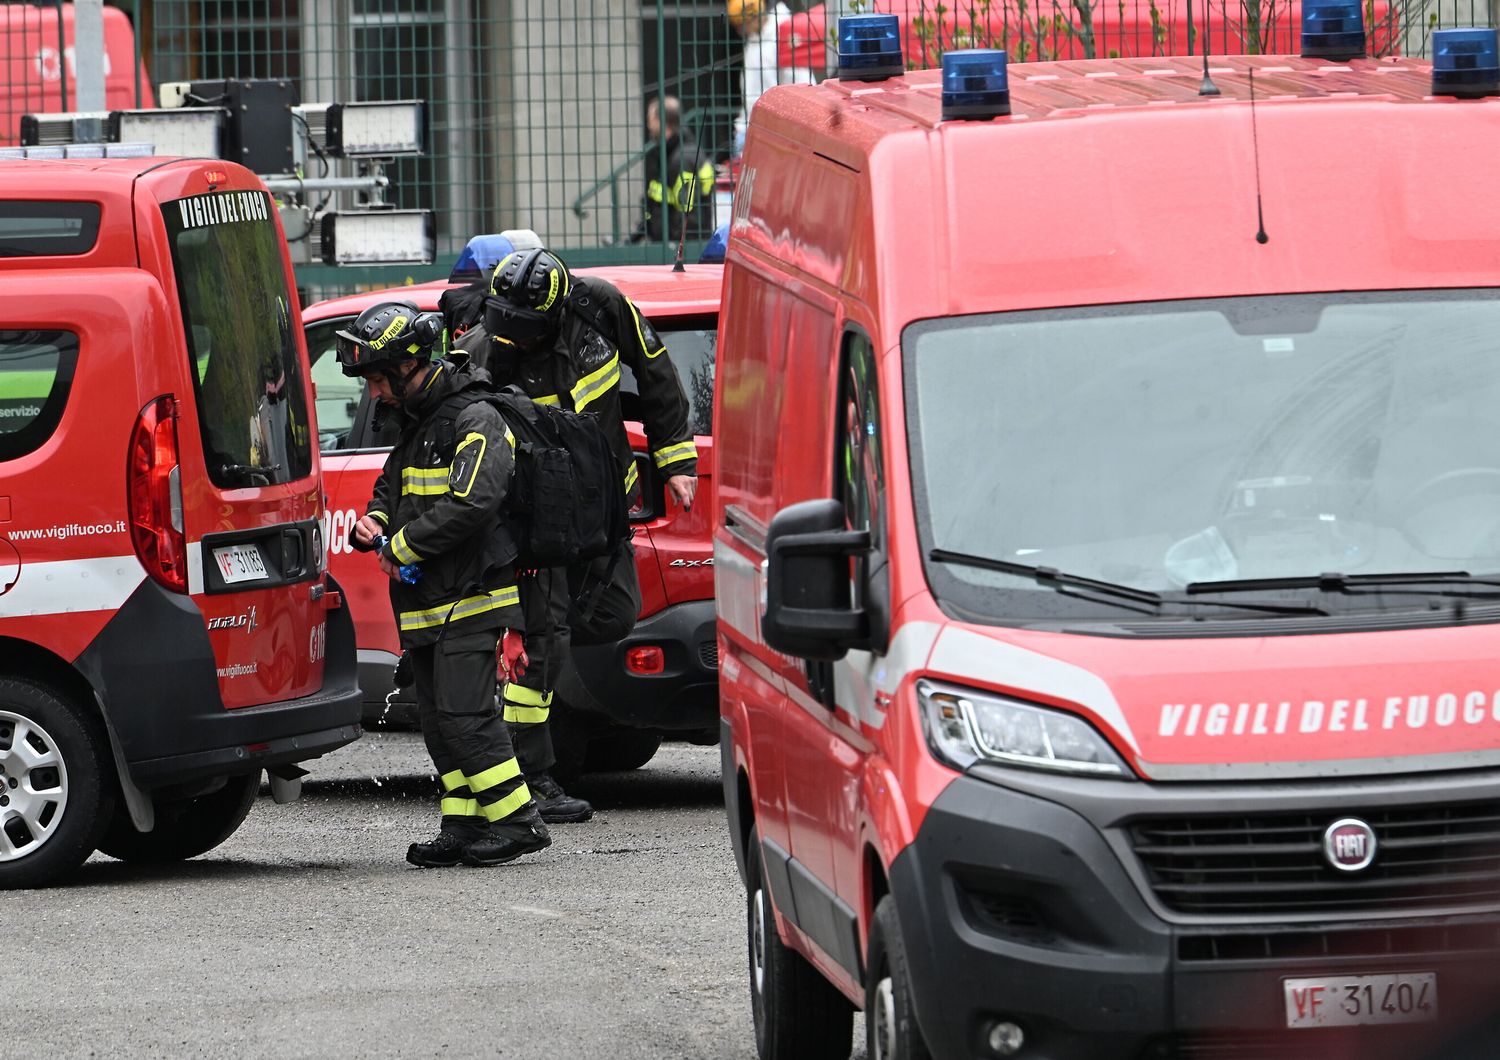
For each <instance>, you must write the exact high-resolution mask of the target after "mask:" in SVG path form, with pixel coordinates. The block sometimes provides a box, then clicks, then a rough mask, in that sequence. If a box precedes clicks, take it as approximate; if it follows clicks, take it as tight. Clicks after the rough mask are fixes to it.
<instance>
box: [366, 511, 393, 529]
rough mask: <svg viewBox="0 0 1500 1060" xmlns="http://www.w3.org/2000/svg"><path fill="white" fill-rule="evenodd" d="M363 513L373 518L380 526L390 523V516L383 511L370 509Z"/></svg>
mask: <svg viewBox="0 0 1500 1060" xmlns="http://www.w3.org/2000/svg"><path fill="white" fill-rule="evenodd" d="M365 514H366V515H368V516H369V517H370V518H371V519H374V520H375V521H376V522H377V523H379V524H380V525H381V526H390V525H391V517H390V516H389V515H386V514H385V512H378V511H374V510H371V511H368V512H366V513H365Z"/></svg>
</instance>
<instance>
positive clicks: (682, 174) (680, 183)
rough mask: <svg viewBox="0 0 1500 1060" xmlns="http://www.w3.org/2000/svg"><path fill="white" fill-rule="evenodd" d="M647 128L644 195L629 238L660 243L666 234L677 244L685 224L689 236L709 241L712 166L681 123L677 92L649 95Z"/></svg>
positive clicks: (712, 194)
mask: <svg viewBox="0 0 1500 1060" xmlns="http://www.w3.org/2000/svg"><path fill="white" fill-rule="evenodd" d="M646 132H647V134H648V135H649V136H650V138H651V146H650V148H649V150H648V151H647V153H646V197H645V199H644V201H643V202H642V204H641V220H640V223H639V224H638V225H636V229H635V231H634V232H632V233H631V236H630V241H631V242H632V243H639V242H641V241H642V240H644V239H649V240H650V241H651V242H653V243H660V242H661V241H662V237H663V235H665V236H666V238H667V240H668V241H669V242H676V241H677V240H678V239H679V238H681V237H682V235H683V231H684V225H686V232H687V238H689V239H707V238H708V237H709V236H710V235H711V234H712V233H713V230H714V164H713V160H712V159H710V158H709V157H708V154H707V152H705V151H703V150H701V149H700V148H699V147H698V141H697V140H695V139H694V138H693V134H692V133H691V132H689V131H688V130H687V129H684V128H683V127H682V104H681V103H679V102H678V100H677V97H676V96H667V97H666V98H665V99H653V100H652V101H651V102H650V103H649V104H647V105H646ZM664 133H665V135H666V142H665V143H663V142H662V135H663V134H664ZM663 154H665V155H666V169H665V170H663V169H662V155H663ZM663 173H665V176H663ZM663 220H665V221H666V222H667V227H666V231H665V233H664V232H663V231H662V221H663Z"/></svg>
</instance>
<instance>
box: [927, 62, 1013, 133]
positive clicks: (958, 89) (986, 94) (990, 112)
mask: <svg viewBox="0 0 1500 1060" xmlns="http://www.w3.org/2000/svg"><path fill="white" fill-rule="evenodd" d="M1008 58H1009V57H1008V56H1007V55H1006V53H1005V52H1003V51H1000V50H998V49H995V48H971V49H965V50H961V51H952V52H947V53H946V54H944V56H943V120H944V121H950V120H952V119H954V118H968V119H982V118H997V117H1000V116H1001V115H1005V114H1009V113H1010V77H1009V75H1008V74H1007V73H1006V64H1007V60H1008Z"/></svg>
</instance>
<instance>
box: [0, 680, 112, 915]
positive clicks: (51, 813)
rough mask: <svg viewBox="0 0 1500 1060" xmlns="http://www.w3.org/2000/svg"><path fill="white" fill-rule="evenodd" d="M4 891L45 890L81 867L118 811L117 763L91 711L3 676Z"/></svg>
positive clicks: (0, 837)
mask: <svg viewBox="0 0 1500 1060" xmlns="http://www.w3.org/2000/svg"><path fill="white" fill-rule="evenodd" d="M0 770H3V771H4V777H3V779H0V888H3V889H7V890H8V889H11V888H15V887H44V886H47V885H48V884H51V883H54V882H56V881H57V880H59V879H60V878H61V877H63V876H65V875H67V874H68V873H70V872H72V871H73V870H74V869H76V868H78V866H79V865H82V864H83V862H84V861H85V859H87V858H88V856H89V855H90V854H92V853H93V852H94V847H95V845H96V844H97V843H98V840H99V836H100V834H101V833H102V832H103V831H104V827H105V825H106V824H107V823H108V822H109V819H110V817H111V816H112V815H113V813H114V807H115V781H114V760H113V757H112V755H111V753H110V749H109V737H108V736H107V735H106V734H105V732H104V727H103V725H101V724H100V722H99V719H98V718H97V717H95V715H94V714H93V712H92V711H91V710H90V709H88V708H86V707H81V706H79V705H78V704H76V703H71V702H69V701H68V699H67V698H65V697H64V696H62V695H60V694H59V693H58V692H56V691H54V690H53V689H51V688H49V687H47V686H46V685H43V684H38V683H36V682H33V681H27V680H20V679H16V678H0Z"/></svg>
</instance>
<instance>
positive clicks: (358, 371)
mask: <svg viewBox="0 0 1500 1060" xmlns="http://www.w3.org/2000/svg"><path fill="white" fill-rule="evenodd" d="M333 350H334V354H335V356H337V357H338V360H339V366H340V367H341V368H343V370H344V374H345V375H347V376H362V375H364V374H366V373H367V372H371V371H374V370H375V368H377V367H378V365H377V364H376V363H375V361H376V358H377V357H379V354H377V353H376V352H375V351H374V350H372V349H370V348H369V347H368V346H366V345H365V344H364V343H362V342H360V341H359V339H357V338H355V337H354V336H353V335H351V334H349V333H348V332H347V331H336V332H334V335H333Z"/></svg>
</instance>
